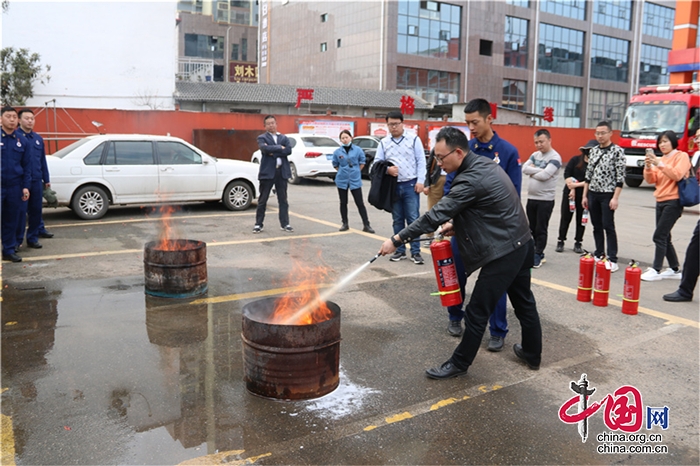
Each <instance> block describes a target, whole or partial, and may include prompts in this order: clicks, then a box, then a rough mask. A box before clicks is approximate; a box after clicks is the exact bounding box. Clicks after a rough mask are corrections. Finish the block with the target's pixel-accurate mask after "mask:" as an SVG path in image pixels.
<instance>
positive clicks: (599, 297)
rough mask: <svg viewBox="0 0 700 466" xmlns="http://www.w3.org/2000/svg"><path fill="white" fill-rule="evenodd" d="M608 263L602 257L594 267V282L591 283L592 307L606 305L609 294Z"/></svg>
mask: <svg viewBox="0 0 700 466" xmlns="http://www.w3.org/2000/svg"><path fill="white" fill-rule="evenodd" d="M610 267H611V266H610V262H608V260H607V259H606V258H605V257H603V258H602V259H601V260H599V261H598V263H597V264H596V265H595V280H594V283H593V305H594V306H600V307H605V306H607V305H608V296H609V294H610Z"/></svg>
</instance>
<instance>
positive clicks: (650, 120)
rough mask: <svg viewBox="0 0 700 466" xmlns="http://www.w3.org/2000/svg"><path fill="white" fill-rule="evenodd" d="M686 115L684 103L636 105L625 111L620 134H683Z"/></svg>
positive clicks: (686, 109) (686, 106)
mask: <svg viewBox="0 0 700 466" xmlns="http://www.w3.org/2000/svg"><path fill="white" fill-rule="evenodd" d="M687 115H688V105H686V103H685V102H665V103H661V102H659V103H637V104H632V105H630V106H629V108H628V109H627V113H626V114H625V121H624V122H623V123H622V132H636V133H644V132H648V133H660V132H662V131H668V130H671V131H673V132H676V133H684V132H685V126H686V121H687Z"/></svg>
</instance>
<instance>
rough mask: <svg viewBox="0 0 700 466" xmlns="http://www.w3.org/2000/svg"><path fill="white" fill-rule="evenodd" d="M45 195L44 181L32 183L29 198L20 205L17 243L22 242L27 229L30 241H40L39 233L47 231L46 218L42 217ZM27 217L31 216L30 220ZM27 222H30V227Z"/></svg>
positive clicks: (28, 240)
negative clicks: (45, 226)
mask: <svg viewBox="0 0 700 466" xmlns="http://www.w3.org/2000/svg"><path fill="white" fill-rule="evenodd" d="M43 195H44V183H43V182H42V181H39V182H38V183H32V186H31V187H30V188H29V200H28V201H26V202H22V205H21V206H20V211H19V220H18V222H17V244H22V241H24V233H25V229H26V233H27V242H28V243H37V242H38V241H39V233H44V232H46V229H45V228H44V220H43V219H42V218H41V212H42V208H43V206H42V202H43ZM27 217H29V221H28V222H27ZM27 223H29V226H28V227H27Z"/></svg>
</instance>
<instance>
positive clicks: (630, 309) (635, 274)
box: [576, 254, 642, 315]
mask: <svg viewBox="0 0 700 466" xmlns="http://www.w3.org/2000/svg"><path fill="white" fill-rule="evenodd" d="M594 271H595V275H594ZM610 271H611V263H610V262H609V261H608V260H607V259H606V258H603V259H601V260H598V261H596V260H595V259H594V258H593V256H592V255H591V254H584V255H583V256H581V260H580V262H579V275H578V292H577V294H576V299H577V300H578V301H581V302H584V303H589V302H591V297H592V300H593V305H594V306H601V307H605V306H607V305H608V298H609V296H610ZM641 277H642V271H641V269H640V268H639V265H638V264H637V263H636V262H634V261H632V263H631V264H630V266H629V267H627V268H626V269H625V285H624V288H623V293H622V296H623V297H622V312H623V313H624V314H630V315H634V314H637V310H638V308H639V290H640V288H641Z"/></svg>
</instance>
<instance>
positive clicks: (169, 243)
mask: <svg viewBox="0 0 700 466" xmlns="http://www.w3.org/2000/svg"><path fill="white" fill-rule="evenodd" d="M177 210H178V209H177V208H176V207H174V206H171V205H167V204H166V205H161V206H160V207H158V212H159V213H160V215H161V222H160V229H159V232H158V243H157V244H156V246H155V249H157V250H159V251H178V250H180V249H181V248H180V246H179V244H178V242H177V241H174V240H175V239H177V237H178V234H177V232H176V231H175V226H174V225H173V222H172V216H173V214H174V213H175V212H177Z"/></svg>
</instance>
